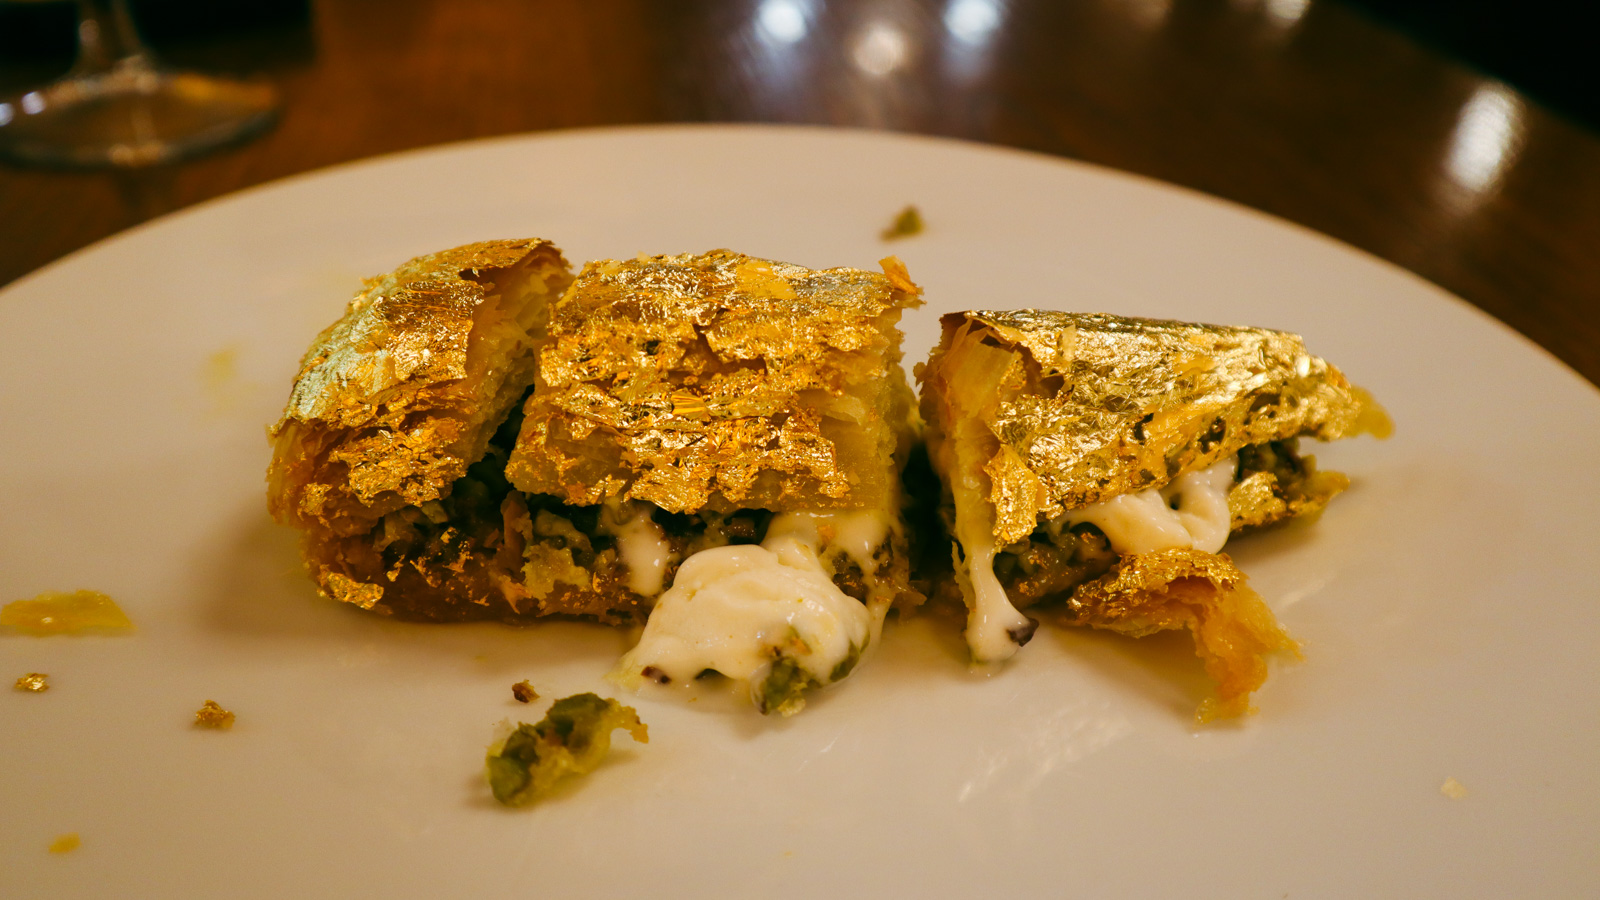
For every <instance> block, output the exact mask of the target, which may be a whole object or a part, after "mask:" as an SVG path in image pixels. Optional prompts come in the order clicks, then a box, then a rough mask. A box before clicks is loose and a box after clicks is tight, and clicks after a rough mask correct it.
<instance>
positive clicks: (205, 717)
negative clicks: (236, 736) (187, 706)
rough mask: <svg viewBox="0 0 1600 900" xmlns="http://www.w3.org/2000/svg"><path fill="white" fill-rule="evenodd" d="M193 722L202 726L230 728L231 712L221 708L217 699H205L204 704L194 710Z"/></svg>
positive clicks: (231, 724)
mask: <svg viewBox="0 0 1600 900" xmlns="http://www.w3.org/2000/svg"><path fill="white" fill-rule="evenodd" d="M194 724H196V725H198V726H200V727H202V728H221V729H228V728H232V727H233V713H231V712H228V711H227V710H225V709H223V708H222V707H221V706H220V705H218V704H217V701H215V700H207V701H206V703H205V705H204V706H202V707H200V708H199V709H197V710H195V712H194Z"/></svg>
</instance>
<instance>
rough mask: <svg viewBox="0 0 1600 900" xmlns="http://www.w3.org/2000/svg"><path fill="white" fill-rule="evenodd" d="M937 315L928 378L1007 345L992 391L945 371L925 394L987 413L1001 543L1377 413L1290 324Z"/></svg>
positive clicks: (1042, 313)
mask: <svg viewBox="0 0 1600 900" xmlns="http://www.w3.org/2000/svg"><path fill="white" fill-rule="evenodd" d="M940 322H941V324H942V325H943V327H944V334H945V338H944V342H943V343H942V344H941V347H940V349H939V350H938V351H936V352H935V355H934V357H933V359H932V360H931V361H930V362H929V365H928V370H927V372H926V373H925V376H924V377H925V379H926V380H928V381H930V382H934V381H937V380H938V379H940V378H941V377H943V376H942V374H941V371H940V364H941V362H942V361H943V360H944V359H945V358H947V356H948V355H949V352H950V350H951V348H952V347H955V346H957V345H960V344H963V343H966V342H969V341H975V342H977V343H979V344H981V345H987V346H989V347H992V348H996V349H1000V350H1003V351H1005V352H1006V353H1007V354H1008V358H1007V359H1005V360H1004V361H1003V367H997V368H998V371H995V372H994V373H993V381H994V391H993V392H992V393H991V394H990V395H989V396H990V397H991V398H992V399H991V400H990V401H988V402H984V403H982V404H973V405H970V406H969V408H963V409H958V408H954V407H952V406H950V404H951V403H952V402H953V401H952V398H957V397H959V396H960V394H959V393H958V391H957V390H953V389H952V388H951V387H950V386H948V385H943V384H935V385H934V388H935V389H934V390H931V391H925V392H924V395H923V405H924V409H923V414H924V417H925V418H926V419H927V420H928V421H929V422H949V421H954V420H956V419H958V418H962V417H976V418H977V419H979V420H980V422H981V424H982V425H983V426H984V428H985V430H986V431H987V432H988V433H989V434H991V435H992V436H993V446H992V449H991V451H990V452H991V454H992V455H990V456H988V458H987V459H988V461H987V463H986V464H985V466H984V471H985V473H986V474H987V476H988V480H989V490H988V496H989V499H990V502H991V503H993V505H994V508H995V519H994V534H995V538H996V543H998V544H1000V545H1004V544H1008V543H1010V542H1012V541H1016V540H1019V539H1021V538H1023V537H1026V536H1027V535H1028V534H1029V533H1031V532H1032V531H1033V529H1034V526H1035V524H1036V522H1037V521H1038V519H1039V517H1040V516H1044V517H1046V518H1048V517H1051V516H1054V515H1057V514H1059V513H1061V512H1064V511H1067V510H1071V509H1077V508H1079V507H1083V506H1088V505H1090V504H1092V503H1097V502H1099V501H1101V500H1106V499H1109V498H1111V497H1115V496H1117V495H1118V494H1124V493H1129V492H1131V491H1139V490H1145V489H1148V488H1160V487H1162V486H1164V485H1166V484H1167V483H1168V482H1170V481H1171V480H1172V479H1173V478H1175V477H1177V476H1178V475H1179V474H1182V473H1184V472H1189V471H1194V470H1197V469H1201V468H1205V467H1206V466H1209V465H1210V464H1211V463H1213V462H1216V461H1217V460H1220V459H1224V458H1226V457H1228V456H1231V455H1233V454H1235V453H1237V452H1238V451H1239V450H1240V449H1242V448H1244V447H1247V446H1250V445H1253V444H1262V443H1266V442H1269V441H1282V440H1286V439H1290V438H1293V437H1296V436H1301V435H1305V436H1311V437H1315V438H1318V439H1320V440H1334V439H1337V438H1341V437H1346V436H1349V435H1352V434H1356V433H1359V432H1360V431H1361V430H1364V429H1369V428H1373V427H1375V426H1374V425H1373V424H1372V418H1373V416H1374V415H1380V414H1379V413H1376V410H1375V408H1373V407H1371V406H1370V398H1369V397H1367V396H1366V395H1365V393H1364V392H1362V391H1360V390H1359V389H1357V388H1353V387H1352V386H1351V385H1350V383H1349V381H1347V380H1346V379H1345V377H1344V374H1343V373H1342V372H1340V371H1339V370H1338V369H1337V368H1335V367H1334V366H1332V365H1330V364H1329V363H1328V362H1327V361H1325V360H1323V359H1321V358H1320V357H1316V356H1313V355H1311V354H1310V353H1308V352H1307V351H1306V349H1305V345H1304V344H1303V343H1302V341H1301V339H1300V338H1299V337H1298V336H1296V335H1293V334H1287V333H1284V332H1280V331H1269V330H1267V329H1263V328H1240V327H1232V326H1219V325H1199V324H1192V323H1185V322H1170V321H1163V320H1155V319H1132V318H1123V317H1120V316H1111V315H1103V314H1092V313H1064V312H1054V311H1048V310H1015V311H1012V312H966V313H952V314H950V315H946V316H944V317H943V318H942V319H941V320H940ZM938 403H944V404H945V407H944V408H942V409H941V408H935V407H934V404H938ZM1323 502H1326V498H1324V500H1323ZM1257 518H1261V519H1264V516H1258V517H1257ZM1280 518H1281V516H1280ZM1256 524H1261V522H1257V523H1256Z"/></svg>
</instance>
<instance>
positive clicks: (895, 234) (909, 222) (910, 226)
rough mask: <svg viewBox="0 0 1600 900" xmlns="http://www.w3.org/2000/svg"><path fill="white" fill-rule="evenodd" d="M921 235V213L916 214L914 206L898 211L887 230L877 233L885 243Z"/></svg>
mask: <svg viewBox="0 0 1600 900" xmlns="http://www.w3.org/2000/svg"><path fill="white" fill-rule="evenodd" d="M921 233H922V213H920V212H918V211H917V208H916V207H915V206H907V207H906V208H905V209H902V210H901V211H900V214H899V215H897V216H895V217H894V222H892V223H891V224H890V225H889V227H888V228H885V229H884V230H883V231H881V232H879V234H878V237H881V238H883V239H884V240H886V241H893V240H898V239H899V238H903V237H911V236H912V235H914V234H921Z"/></svg>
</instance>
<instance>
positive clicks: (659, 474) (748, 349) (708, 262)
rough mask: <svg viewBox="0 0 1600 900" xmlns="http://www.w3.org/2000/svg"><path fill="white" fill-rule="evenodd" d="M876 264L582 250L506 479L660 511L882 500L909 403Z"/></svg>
mask: <svg viewBox="0 0 1600 900" xmlns="http://www.w3.org/2000/svg"><path fill="white" fill-rule="evenodd" d="M884 267H885V274H877V273H873V272H864V271H861V270H858V269H827V270H813V269H806V268H802V267H800V266H795V265H790V264H787V263H781V262H772V261H769V260H762V259H755V258H752V257H749V256H745V255H743V254H739V253H734V252H732V251H728V250H717V251H713V252H711V253H706V254H703V255H698V256H695V255H683V256H657V257H650V258H641V259H638V260H629V261H620V262H619V261H613V260H606V261H601V262H595V263H590V264H589V265H587V266H585V267H584V270H583V272H582V274H581V275H579V277H578V279H577V281H576V282H575V283H574V284H573V287H572V290H571V291H570V292H569V293H568V295H567V296H566V298H565V299H564V300H563V301H562V303H561V307H560V309H559V311H558V312H557V314H556V316H555V318H554V320H553V321H552V323H551V329H550V332H551V336H550V343H549V344H548V346H547V347H546V348H545V349H544V351H543V352H542V353H541V355H540V362H539V374H540V386H539V390H538V391H537V392H536V393H535V394H534V395H533V396H531V397H530V398H529V399H528V402H527V404H526V406H525V407H524V419H523V425H522V432H521V434H520V435H519V436H518V438H517V444H516V448H515V450H514V451H513V452H512V456H511V461H510V464H509V465H508V467H507V470H506V474H507V477H509V478H510V480H511V482H512V483H513V484H515V485H516V486H517V487H518V488H519V489H520V490H523V491H526V492H529V493H536V494H549V495H553V496H556V497H560V498H562V499H563V500H564V501H566V502H568V503H574V504H595V503H600V502H602V501H604V500H606V499H608V498H624V499H635V500H644V501H648V502H650V503H653V504H655V505H656V506H659V507H660V508H662V509H664V510H667V511H669V512H694V511H698V510H702V509H713V510H720V511H729V510H734V509H740V508H755V507H759V508H765V509H771V510H775V511H788V510H798V509H825V508H866V507H878V506H885V505H887V504H889V503H890V502H891V499H892V494H893V492H894V491H895V489H896V484H895V478H894V467H893V466H891V464H890V460H891V458H893V457H896V456H900V458H902V459H903V455H901V454H903V452H904V451H905V449H906V447H907V446H908V444H909V442H910V438H911V434H912V424H911V423H912V419H913V418H914V415H915V411H914V408H913V405H912V402H911V394H910V389H909V387H907V386H906V384H905V377H904V375H903V373H902V371H901V369H900V366H899V358H900V349H899V333H898V331H897V330H896V323H897V322H898V320H899V318H900V313H901V310H903V309H906V308H908V307H912V306H917V305H919V304H920V303H921V300H920V298H919V295H920V289H919V288H917V286H916V285H915V284H913V283H912V282H911V280H910V278H909V277H907V275H906V273H905V268H904V267H903V266H902V265H901V264H900V263H899V261H898V260H895V259H893V258H892V257H891V258H890V259H887V260H885V261H884Z"/></svg>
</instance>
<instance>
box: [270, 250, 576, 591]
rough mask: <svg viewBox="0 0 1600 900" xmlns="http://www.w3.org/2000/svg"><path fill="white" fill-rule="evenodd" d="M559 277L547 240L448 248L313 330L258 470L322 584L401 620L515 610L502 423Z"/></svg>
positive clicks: (515, 564) (526, 382)
mask: <svg viewBox="0 0 1600 900" xmlns="http://www.w3.org/2000/svg"><path fill="white" fill-rule="evenodd" d="M571 280H572V276H571V274H570V272H569V270H568V268H567V264H566V261H565V260H564V259H562V257H561V252H560V251H559V250H557V249H556V248H555V247H554V246H553V245H551V244H550V243H549V242H547V241H542V240H535V239H529V240H511V241H490V242H486V243H481V244H471V245H468V246H465V247H457V248H455V249H453V250H447V251H444V252H442V253H435V254H432V255H429V256H423V257H419V258H417V259H413V260H411V261H410V262H408V263H406V264H405V265H403V266H401V267H400V268H399V269H396V270H395V271H394V272H393V273H391V274H389V275H386V276H384V277H382V278H378V279H375V280H373V281H371V282H369V283H368V284H367V286H366V288H365V290H363V291H361V292H360V293H359V294H358V295H357V296H356V297H355V299H354V300H352V301H351V302H350V304H349V307H348V308H347V309H346V311H345V314H344V317H343V318H341V319H340V320H339V321H338V322H335V323H334V324H333V325H332V326H330V327H329V328H328V329H326V330H325V331H323V332H322V334H321V335H319V336H318V337H317V340H316V341H315V343H313V344H312V346H311V349H310V350H309V351H308V352H307V353H306V356H305V358H304V360H303V361H302V362H301V366H300V374H299V376H298V378H297V379H296V381H295V384H294V388H293V390H292V392H291V395H290V398H289V404H288V408H287V409H286V410H285V411H284V414H283V418H282V419H281V420H280V421H279V422H278V423H277V425H275V426H274V427H273V428H272V430H271V435H272V438H273V458H272V464H271V468H270V469H269V470H268V473H267V480H268V505H269V508H270V509H271V512H272V513H273V515H274V517H275V518H277V519H278V521H280V522H284V523H286V524H291V525H294V526H296V527H298V528H300V529H302V530H303V531H304V533H305V538H304V549H305V555H306V563H307V566H308V567H309V569H310V570H311V574H312V577H313V578H314V579H315V581H316V583H317V585H318V586H319V587H320V588H321V590H322V592H323V593H325V594H326V595H327V596H329V597H332V598H334V599H336V600H341V601H345V602H348V603H353V604H355V605H356V606H359V607H362V608H363V609H370V610H374V611H376V612H381V613H387V614H394V615H399V616H402V617H406V618H416V619H428V620H459V619H475V618H514V617H515V616H516V614H517V613H518V611H519V610H518V609H517V607H516V605H515V604H514V602H512V601H509V600H508V599H507V598H506V596H505V593H506V592H505V589H504V587H503V585H504V584H506V583H507V582H512V581H520V580H521V577H522V575H521V572H522V561H521V549H522V548H521V547H520V546H511V547H508V541H507V538H506V528H505V524H504V516H503V514H502V511H501V507H502V506H503V505H504V501H503V498H504V497H505V496H506V494H507V492H508V490H509V487H508V486H507V485H506V483H505V477H504V472H503V468H504V465H505V459H506V455H507V453H508V452H509V450H510V440H511V439H512V438H513V437H514V436H515V429H514V428H513V429H511V430H510V431H509V432H506V431H504V430H503V429H502V425H503V424H504V423H505V421H506V419H507V417H508V416H509V415H511V414H512V412H513V411H514V410H516V409H517V408H518V406H519V405H520V404H521V402H522V400H523V398H524V396H525V395H526V393H527V392H528V391H529V390H530V388H531V387H532V385H533V381H534V373H535V370H536V368H537V360H536V357H535V350H536V348H537V346H538V344H539V342H540V341H541V340H542V339H543V337H544V335H545V332H546V329H547V325H548V321H549V312H550V308H551V306H552V305H553V304H554V302H555V300H556V299H557V298H558V297H559V296H560V294H561V292H562V291H563V290H565V288H566V287H567V285H568V284H569V283H570V282H571Z"/></svg>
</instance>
